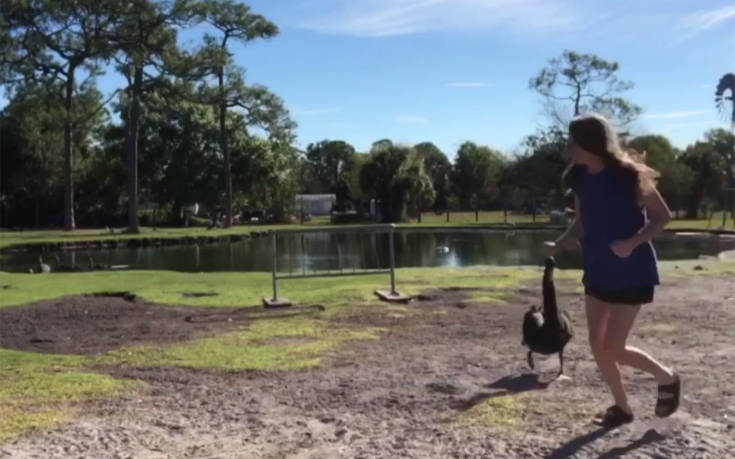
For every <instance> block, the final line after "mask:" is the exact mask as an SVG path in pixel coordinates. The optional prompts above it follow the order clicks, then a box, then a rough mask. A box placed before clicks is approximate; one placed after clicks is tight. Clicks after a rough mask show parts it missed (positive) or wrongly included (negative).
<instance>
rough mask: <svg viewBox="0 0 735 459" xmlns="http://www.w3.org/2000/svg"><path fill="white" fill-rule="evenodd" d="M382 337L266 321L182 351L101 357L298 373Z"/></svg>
mask: <svg viewBox="0 0 735 459" xmlns="http://www.w3.org/2000/svg"><path fill="white" fill-rule="evenodd" d="M277 338H310V340H308V341H306V340H305V342H303V343H298V344H265V343H268V342H269V341H271V342H273V341H277V340H276V339H277ZM378 338H379V335H378V330H377V329H367V330H360V331H355V330H350V329H347V328H336V327H334V325H330V324H328V323H327V322H324V321H320V320H314V319H289V320H277V321H274V320H263V321H258V322H255V323H253V324H252V325H251V326H250V327H249V328H248V329H247V330H244V331H240V332H233V333H227V334H224V335H221V336H217V337H213V338H206V339H201V340H196V341H192V342H190V343H185V344H181V345H177V346H172V347H155V346H139V347H132V348H124V349H120V350H117V351H113V352H110V353H109V354H107V355H105V356H103V357H100V358H99V363H101V364H128V365H139V366H156V367H165V366H178V367H186V368H199V369H204V368H206V369H215V370H225V371H244V370H297V369H302V368H309V367H314V366H318V365H319V363H320V357H321V356H322V355H323V354H324V353H325V352H326V351H328V350H330V349H333V348H335V347H336V346H338V345H339V344H340V343H342V342H344V341H348V340H357V339H378Z"/></svg>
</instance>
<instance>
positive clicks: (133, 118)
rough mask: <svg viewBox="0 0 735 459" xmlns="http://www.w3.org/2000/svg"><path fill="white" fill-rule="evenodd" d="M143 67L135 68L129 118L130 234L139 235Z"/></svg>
mask: <svg viewBox="0 0 735 459" xmlns="http://www.w3.org/2000/svg"><path fill="white" fill-rule="evenodd" d="M142 86H143V67H141V66H136V67H135V75H134V76H133V98H132V101H131V107H130V116H129V117H128V129H127V134H128V139H127V140H128V142H127V144H128V145H127V150H128V232H129V233H139V232H140V223H139V220H138V124H139V120H140V93H141V91H142V90H143V88H142Z"/></svg>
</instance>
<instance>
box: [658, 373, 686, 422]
mask: <svg viewBox="0 0 735 459" xmlns="http://www.w3.org/2000/svg"><path fill="white" fill-rule="evenodd" d="M680 399H681V379H680V378H679V375H678V374H676V373H674V382H673V383H671V384H659V386H658V399H657V400H656V416H658V417H660V418H665V417H668V416H671V415H672V414H674V413H675V412H676V410H678V409H679V400H680Z"/></svg>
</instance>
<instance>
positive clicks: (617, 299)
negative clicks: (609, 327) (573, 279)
mask: <svg viewBox="0 0 735 459" xmlns="http://www.w3.org/2000/svg"><path fill="white" fill-rule="evenodd" d="M653 291H654V287H653V286H650V287H634V288H625V289H622V290H601V289H598V288H595V287H588V286H587V285H585V286H584V294H585V295H589V296H591V297H593V298H596V299H598V300H600V301H604V302H605V303H617V304H631V305H639V304H647V303H651V302H653Z"/></svg>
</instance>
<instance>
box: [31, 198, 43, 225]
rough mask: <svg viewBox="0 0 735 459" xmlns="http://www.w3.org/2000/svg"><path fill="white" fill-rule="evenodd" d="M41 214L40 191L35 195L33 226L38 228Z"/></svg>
mask: <svg viewBox="0 0 735 459" xmlns="http://www.w3.org/2000/svg"><path fill="white" fill-rule="evenodd" d="M40 216H41V200H40V199H39V198H38V193H36V195H35V196H34V197H33V226H34V227H36V228H38V223H39V220H40Z"/></svg>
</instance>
